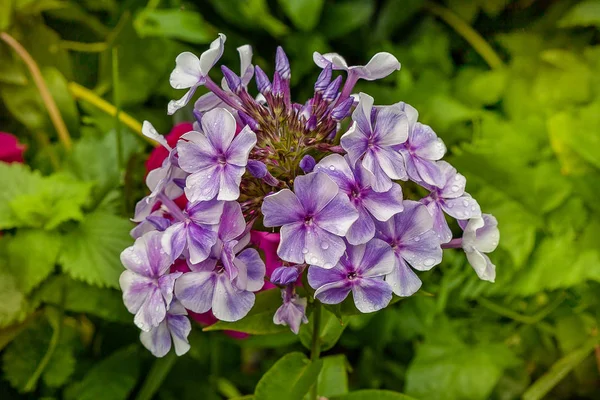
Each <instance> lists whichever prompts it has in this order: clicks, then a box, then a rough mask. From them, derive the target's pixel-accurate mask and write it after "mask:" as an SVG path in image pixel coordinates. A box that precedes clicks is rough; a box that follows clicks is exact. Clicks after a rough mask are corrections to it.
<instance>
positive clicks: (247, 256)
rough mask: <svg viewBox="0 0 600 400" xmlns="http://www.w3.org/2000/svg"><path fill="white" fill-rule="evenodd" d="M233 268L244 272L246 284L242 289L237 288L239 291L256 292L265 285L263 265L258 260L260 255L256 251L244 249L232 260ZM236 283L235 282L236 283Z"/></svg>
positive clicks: (260, 260) (261, 261)
mask: <svg viewBox="0 0 600 400" xmlns="http://www.w3.org/2000/svg"><path fill="white" fill-rule="evenodd" d="M234 264H235V266H236V267H237V268H238V270H240V271H242V270H243V271H244V275H245V276H246V283H245V285H244V287H240V286H238V288H239V289H241V290H249V291H251V292H257V291H259V290H260V289H262V287H263V286H264V284H265V273H266V268H265V263H264V262H263V260H262V259H261V258H260V254H258V251H256V249H246V250H244V251H242V252H241V253H240V254H238V255H237V257H236V258H235V260H234ZM236 283H237V282H236Z"/></svg>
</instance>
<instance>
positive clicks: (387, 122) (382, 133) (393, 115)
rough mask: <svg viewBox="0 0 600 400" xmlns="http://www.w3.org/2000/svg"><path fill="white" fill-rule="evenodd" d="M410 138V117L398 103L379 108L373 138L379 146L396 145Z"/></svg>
mask: <svg viewBox="0 0 600 400" xmlns="http://www.w3.org/2000/svg"><path fill="white" fill-rule="evenodd" d="M406 139H408V118H406V114H405V113H404V111H402V109H401V108H400V107H399V106H398V105H397V104H394V105H391V106H383V107H378V108H377V114H376V116H375V129H374V130H373V140H375V143H376V144H377V145H378V146H386V147H387V146H394V145H397V144H401V143H404V142H406Z"/></svg>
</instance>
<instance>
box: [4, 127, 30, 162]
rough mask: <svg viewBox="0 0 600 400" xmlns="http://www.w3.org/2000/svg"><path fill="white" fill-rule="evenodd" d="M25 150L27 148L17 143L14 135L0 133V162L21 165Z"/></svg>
mask: <svg viewBox="0 0 600 400" xmlns="http://www.w3.org/2000/svg"><path fill="white" fill-rule="evenodd" d="M26 148H27V146H25V145H24V144H21V143H19V141H18V140H17V138H16V137H15V136H14V135H11V134H10V133H5V132H0V162H5V163H13V162H17V163H22V162H23V153H24V152H25V149H26Z"/></svg>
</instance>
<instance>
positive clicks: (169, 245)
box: [161, 222, 187, 260]
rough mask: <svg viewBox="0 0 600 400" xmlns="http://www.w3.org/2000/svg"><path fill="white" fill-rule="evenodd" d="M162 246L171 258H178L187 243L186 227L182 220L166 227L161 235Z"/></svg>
mask: <svg viewBox="0 0 600 400" xmlns="http://www.w3.org/2000/svg"><path fill="white" fill-rule="evenodd" d="M161 243H162V247H163V249H164V250H165V252H166V253H167V254H169V255H170V256H171V259H172V260H176V259H177V258H179V256H180V255H181V253H183V250H185V246H186V244H187V229H186V226H185V224H184V223H183V222H177V223H176V224H173V225H171V226H170V227H168V228H167V229H166V230H165V232H164V233H163V236H162V240H161Z"/></svg>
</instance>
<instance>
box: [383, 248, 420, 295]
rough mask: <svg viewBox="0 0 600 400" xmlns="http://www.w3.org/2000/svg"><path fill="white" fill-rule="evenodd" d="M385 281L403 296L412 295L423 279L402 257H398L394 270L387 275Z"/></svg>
mask: <svg viewBox="0 0 600 400" xmlns="http://www.w3.org/2000/svg"><path fill="white" fill-rule="evenodd" d="M385 281H386V282H387V283H388V284H389V285H390V286H391V288H392V291H393V292H394V293H395V294H396V295H397V296H401V297H407V296H411V295H413V294H415V293H416V292H417V290H419V288H420V287H421V280H420V279H419V277H418V276H417V275H416V274H415V273H414V272H413V271H412V269H410V267H409V266H408V265H407V264H406V262H404V260H403V259H402V258H401V257H396V265H395V267H394V270H393V271H392V272H391V273H390V274H388V275H386V277H385Z"/></svg>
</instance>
